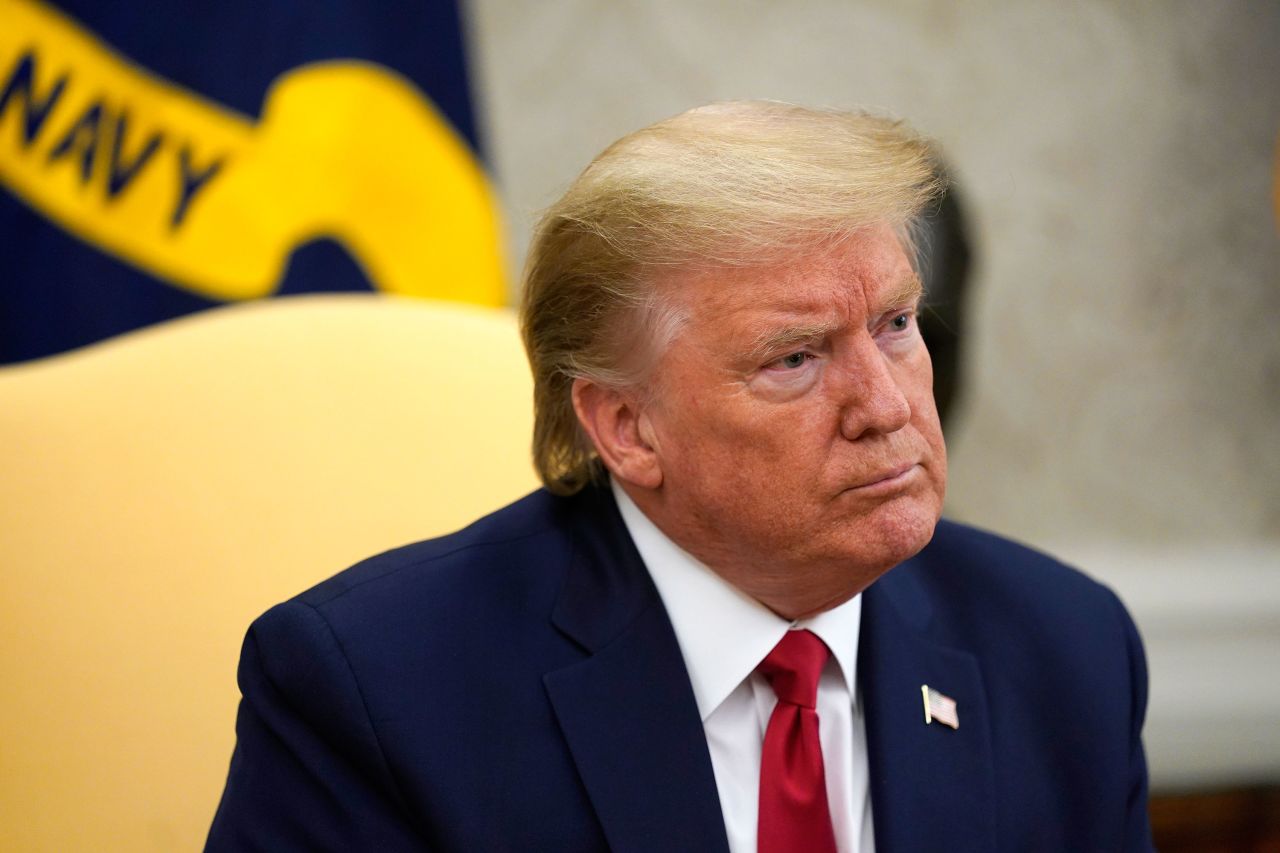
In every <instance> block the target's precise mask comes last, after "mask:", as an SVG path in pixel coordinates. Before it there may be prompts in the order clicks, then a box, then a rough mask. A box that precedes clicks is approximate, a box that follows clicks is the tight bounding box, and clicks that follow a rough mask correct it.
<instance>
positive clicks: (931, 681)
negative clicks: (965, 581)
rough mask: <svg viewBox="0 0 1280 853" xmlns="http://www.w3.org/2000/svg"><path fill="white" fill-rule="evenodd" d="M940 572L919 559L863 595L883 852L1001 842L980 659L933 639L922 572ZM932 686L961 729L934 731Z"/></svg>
mask: <svg viewBox="0 0 1280 853" xmlns="http://www.w3.org/2000/svg"><path fill="white" fill-rule="evenodd" d="M937 568H938V567H930V566H929V565H928V560H927V558H926V557H924V556H921V557H917V558H915V559H913V560H909V561H907V562H906V563H904V564H902V565H901V566H898V567H897V568H895V569H893V570H892V571H890V572H889V573H888V574H887V575H885V576H884V577H882V578H880V579H879V580H878V581H876V582H875V583H874V584H873V585H872V586H871V587H870V588H869V589H868V590H867V591H866V592H865V593H863V615H862V643H861V648H860V649H859V659H858V675H859V682H860V684H861V686H862V695H863V698H864V701H865V704H866V726H867V751H868V758H869V762H870V769H871V804H872V811H873V815H874V820H875V835H876V850H877V851H878V853H894V851H910V850H928V849H937V848H939V847H942V848H945V849H948V850H952V851H956V850H970V849H972V850H991V849H994V848H995V845H996V835H995V802H994V789H995V767H994V764H993V760H992V754H991V733H990V719H989V716H988V709H987V702H986V689H985V687H984V685H983V680H982V673H981V671H980V669H979V667H978V662H977V659H976V658H975V657H974V656H973V655H971V654H969V653H968V652H965V651H962V650H959V649H955V648H950V647H948V646H946V645H943V644H940V643H938V642H936V641H935V640H934V639H933V638H932V637H931V634H930V627H931V625H932V618H933V608H932V604H931V602H930V599H929V596H928V594H927V591H926V589H925V587H924V585H923V584H922V583H921V578H920V575H921V574H922V573H924V572H927V571H930V570H936V569H937ZM942 570H945V567H942ZM926 684H927V685H929V686H930V687H933V688H935V689H937V690H939V691H941V692H942V693H944V694H946V695H947V696H950V697H951V698H953V699H955V700H956V704H957V712H958V716H959V719H960V727H959V729H957V730H954V731H953V730H952V729H949V728H946V727H945V726H943V725H941V724H939V723H937V722H935V723H933V724H932V725H926V724H925V718H924V708H923V699H922V697H921V691H920V688H921V685H926Z"/></svg>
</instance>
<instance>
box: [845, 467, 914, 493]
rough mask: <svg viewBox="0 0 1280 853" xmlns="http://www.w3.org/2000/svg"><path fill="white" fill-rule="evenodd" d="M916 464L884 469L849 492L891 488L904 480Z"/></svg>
mask: <svg viewBox="0 0 1280 853" xmlns="http://www.w3.org/2000/svg"><path fill="white" fill-rule="evenodd" d="M919 464H920V463H918V462H906V463H903V464H902V465H899V466H897V467H895V468H889V469H886V470H884V471H882V472H880V473H879V474H875V475H873V476H872V477H869V478H868V479H866V480H864V481H863V482H861V483H858V484H857V485H855V486H852V487H851V490H857V489H870V488H872V487H875V486H893V485H896V484H897V483H899V482H901V481H903V480H905V479H906V478H907V477H908V476H909V475H910V473H911V472H912V471H913V470H914V469H915V468H916V467H917V466H918V465H919Z"/></svg>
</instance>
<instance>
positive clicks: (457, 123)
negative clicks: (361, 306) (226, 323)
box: [0, 0, 506, 363]
mask: <svg viewBox="0 0 1280 853" xmlns="http://www.w3.org/2000/svg"><path fill="white" fill-rule="evenodd" d="M0 20H2V21H4V22H5V23H4V26H3V27H0V363H3V362H13V361H20V360H24V359H30V358H36V357H40V356H45V355H50V354H53V353H56V352H60V351H63V350H66V349H70V348H73V347H77V346H81V345H84V344H88V343H92V342H94V341H97V340H101V339H103V338H107V337H110V336H112V335H115V334H118V333H120V332H124V331H128V330H130V329H134V328H137V327H140V326H143V325H147V324H150V323H155V322H159V321H163V320H166V319H168V318H172V317H176V316H179V315H183V314H187V313H190V312H192V311H196V310H199V309H202V308H206V307H210V306H214V305H219V304H224V303H228V302H237V301H243V300H247V299H257V298H262V297H269V296H276V295H281V294H289V293H297V292H303V291H344V290H364V291H369V290H374V291H379V292H386V293H397V294H407V295H421V296H431V297H438V298H446V299H458V300H465V301H474V302H479V303H484V304H499V303H501V302H503V301H504V297H505V291H506V287H505V278H504V270H503V267H502V258H501V252H500V244H501V239H500V227H499V223H498V215H497V208H496V203H495V201H494V197H493V192H492V189H491V186H490V183H489V180H488V178H487V176H486V175H485V172H484V170H483V168H482V167H481V165H480V156H479V144H478V139H477V133H476V122H475V116H474V113H473V110H472V105H471V96H470V90H469V83H468V76H467V68H466V61H465V59H466V56H465V51H464V45H463V38H462V23H461V20H460V14H459V9H458V7H457V5H456V2H455V0H423V2H418V3H400V2H391V0H382V2H370V0H326V2H315V0H193V2H186V3H169V4H165V3H146V2H143V0H125V2H116V3H101V2H98V0H59V2H58V4H57V5H56V6H55V5H52V4H50V3H45V2H39V0H0Z"/></svg>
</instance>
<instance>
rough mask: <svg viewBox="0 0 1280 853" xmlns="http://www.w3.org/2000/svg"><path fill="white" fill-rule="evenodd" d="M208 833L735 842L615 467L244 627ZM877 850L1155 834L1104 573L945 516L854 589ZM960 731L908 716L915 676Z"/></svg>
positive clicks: (297, 845)
mask: <svg viewBox="0 0 1280 853" xmlns="http://www.w3.org/2000/svg"><path fill="white" fill-rule="evenodd" d="M239 679H240V688H241V691H242V693H243V697H244V698H243V701H242V702H241V705H240V711H239V717H238V720H237V724H236V731H237V736H238V741H237V745H236V749H235V753H234V755H233V756H232V759H231V769H230V775H229V778H228V780H227V787H226V791H225V793H224V794H223V798H222V802H221V804H220V806H219V808H218V812H217V815H216V817H215V818H214V822H213V826H212V829H211V830H210V835H209V841H208V849H209V850H213V851H224V850H267V851H288V850H343V851H350V850H376V851H400V850H440V851H449V850H459V851H502V850H521V851H524V850H535V851H542V850H545V851H557V853H572V851H595V850H604V849H611V850H615V851H699V853H705V852H706V851H727V849H728V847H727V842H726V839H725V831H724V825H723V820H722V817H721V811H720V804H719V799H718V796H717V793H716V786H715V779H714V777H713V774H712V769H711V760H710V757H709V754H708V751H707V745H706V741H705V739H704V737H703V731H702V723H701V720H700V718H699V715H698V710H697V706H696V704H695V702H694V696H693V691H692V688H691V686H690V683H689V677H688V674H687V672H686V671H685V668H684V663H683V661H682V658H681V655H680V649H679V647H678V645H677V643H676V638H675V635H674V633H673V631H672V628H671V624H670V622H669V620H668V618H667V614H666V611H665V610H664V609H663V607H662V602H661V600H660V598H659V596H658V594H657V591H656V589H655V587H654V585H653V583H652V581H651V580H650V578H649V574H648V572H647V571H646V570H645V568H644V565H643V563H642V562H641V560H640V557H639V554H638V553H637V552H636V550H635V546H634V545H633V544H632V542H631V539H630V537H629V536H628V535H627V532H626V529H625V527H624V526H623V523H622V520H621V518H620V517H619V515H618V511H617V507H616V506H615V504H614V502H613V499H612V497H611V496H610V495H609V492H608V490H607V489H588V490H587V491H585V492H583V493H581V494H579V495H577V496H574V497H572V498H562V497H553V496H551V495H550V494H547V493H545V492H537V493H534V494H533V495H530V496H529V497H526V498H524V499H523V500H521V501H519V502H517V503H515V504H513V505H512V506H510V507H507V508H505V509H503V510H500V511H499V512H497V513H495V514H493V515H491V516H488V517H487V518H484V519H482V520H480V521H479V522H477V523H475V524H474V525H472V526H471V527H468V528H467V529H465V530H463V531H461V532H459V533H455V534H453V535H451V536H446V537H444V538H441V539H436V540H432V541H429V542H423V543H419V544H416V545H410V546H408V547H405V548H401V549H399V550H396V551H392V552H390V553H387V554H383V555H382V556H379V557H375V558H373V559H371V560H368V561H366V562H364V563H361V564H360V565H357V566H355V567H354V568H352V569H349V570H347V571H345V572H343V573H341V574H339V575H337V576H336V577H333V578H331V579H329V580H327V581H325V582H324V583H321V584H320V585H319V586H316V587H315V588H313V589H311V590H309V591H308V592H305V593H303V594H302V595H300V596H298V597H297V598H295V599H293V600H291V601H289V602H286V603H284V604H281V605H279V606H278V607H275V608H274V609H272V610H271V611H269V612H268V613H266V614H265V615H264V616H262V617H261V618H260V619H258V620H257V621H256V622H255V623H254V625H253V626H252V628H251V629H250V630H249V634H248V637H247V638H246V640H245V645H244V651H243V656H242V659H241V663H240V674H239ZM858 679H859V685H860V687H861V690H862V693H863V698H864V703H865V709H866V725H867V746H868V749H869V753H870V754H869V760H870V770H871V802H872V809H873V814H874V820H875V836H876V848H877V850H878V851H879V853H894V851H926V850H937V849H945V850H949V851H967V850H974V851H978V850H981V851H989V850H1007V851H1056V850H1062V851H1072V853H1078V851H1087V850H1106V851H1118V850H1146V849H1149V848H1150V840H1149V831H1148V827H1147V818H1146V765H1145V761H1144V758H1143V752H1142V745H1141V740H1140V737H1139V735H1140V729H1141V725H1142V719H1143V713H1144V709H1145V703H1146V669H1145V663H1144V659H1143V654H1142V649H1141V645H1140V643H1139V640H1138V636H1137V633H1136V631H1135V629H1134V626H1133V624H1132V622H1131V621H1130V619H1129V617H1128V615H1127V614H1126V612H1125V610H1124V608H1123V607H1122V606H1121V604H1120V602H1119V601H1118V600H1117V599H1116V597H1115V596H1114V595H1112V593H1111V592H1110V591H1108V590H1107V589H1106V588H1104V587H1102V586H1100V585H1098V584H1097V583H1094V582H1093V581H1091V580H1088V579H1087V578H1085V577H1084V576H1083V575H1080V574H1078V573H1077V572H1075V571H1072V570H1071V569H1068V568H1065V567H1064V566H1062V565H1060V564H1058V563H1057V562H1055V561H1053V560H1051V559H1050V558H1048V557H1045V556H1043V555H1041V554H1038V553H1035V552H1033V551H1030V550H1028V549H1026V548H1023V547H1021V546H1018V545H1014V544H1012V543H1010V542H1007V541H1005V540H1002V539H999V538H997V537H994V536H991V535H989V534H985V533H980V532H978V531H975V530H973V529H970V528H966V527H963V526H960V525H957V524H952V523H949V522H945V521H944V522H942V523H940V524H939V526H938V529H937V532H936V534H935V536H934V539H933V541H932V542H931V543H930V545H929V546H928V547H927V548H926V549H925V550H924V551H923V552H922V553H921V554H920V555H919V556H917V557H915V558H913V559H911V560H909V561H907V562H905V563H903V564H902V565H900V566H898V567H897V568H895V569H893V570H892V571H890V572H889V573H888V574H886V575H885V576H884V577H882V578H881V579H879V580H878V581H876V582H875V584H874V585H872V586H871V588H869V589H868V590H867V591H866V593H865V594H864V598H863V615H862V635H861V639H860V645H859V652H858ZM922 684H928V685H930V686H931V687H935V688H937V689H938V690H940V691H942V692H943V693H946V694H947V695H949V696H951V697H953V698H954V699H955V700H956V702H957V706H958V713H959V718H960V727H959V729H958V730H955V731H953V730H951V729H949V728H946V727H944V726H942V725H939V724H937V723H935V724H933V725H926V724H925V721H924V712H923V706H922V700H921V693H920V686H921V685H922Z"/></svg>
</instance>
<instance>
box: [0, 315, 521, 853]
mask: <svg viewBox="0 0 1280 853" xmlns="http://www.w3.org/2000/svg"><path fill="white" fill-rule="evenodd" d="M531 434H532V414H531V383H530V379H529V372H528V366H527V364H526V362H525V359H524V354H523V352H522V351H521V348H520V344H519V339H518V334H517V332H516V326H515V321H514V318H513V317H512V316H511V314H510V313H509V312H505V311H501V310H496V309H481V308H470V307H467V306H461V305H455V304H444V303H432V302H425V301H418V300H399V299H394V298H387V297H379V296H374V295H347V296H308V297H292V298H285V299H277V300H270V301H265V302H258V303H251V304H247V305H242V306H237V307H233V308H225V309H217V310H214V311H209V312H205V313H202V314H199V315H195V316H193V317H190V318H187V319H184V320H180V321H176V322H173V323H169V324H166V325H164V326H161V327H155V328H152V329H149V330H144V331H141V332H137V333H133V334H131V335H128V336H125V337H123V338H119V339H116V340H114V341H111V342H108V343H105V344H101V345H98V346H95V347H91V348H89V349H87V350H81V351H78V352H75V353H71V354H68V355H65V356H59V357H55V358H52V359H46V360H43V361H40V362H36V363H32V364H28V365H20V366H15V367H9V368H4V369H3V370H0V564H2V567H3V569H2V572H0V578H3V592H0V637H2V638H3V640H2V642H0V679H2V680H3V688H2V690H3V692H2V693H0V850H23V851H29V850H39V851H43V850H48V851H55V850H56V851H75V850H86V851H88V850H93V851H130V853H137V851H150V850H155V851H166V853H168V851H174V850H190V849H199V847H200V845H201V844H202V843H203V839H204V835H205V833H206V831H207V829H208V825H209V822H210V820H211V819H212V816H213V811H214V808H215V807H216V805H217V801H218V797H219V794H220V792H221V788H222V783H223V779H224V776H225V774H226V770H227V762H228V759H229V757H230V754H231V749H232V745H233V742H234V731H233V723H234V716H235V708H236V703H237V700H238V694H237V691H236V688H235V666H236V660H237V657H238V653H239V647H240V642H241V639H242V637H243V635H244V631H245V629H246V628H247V626H248V624H249V622H250V621H251V620H252V619H253V617H255V616H256V615H257V614H258V613H260V612H261V611H263V610H265V609H266V608H267V607H269V606H270V605H272V604H273V603H275V602H277V601H279V600H282V599H284V598H287V597H289V596H290V595H292V594H294V593H296V592H299V591H301V590H302V589H303V588H305V587H307V586H310V585H311V584H313V583H315V582H317V581H319V580H321V579H322V578H324V577H326V576H328V575H329V574H332V573H333V572H335V571H338V570H340V569H342V568H344V567H345V566H346V565H348V564H350V563H352V562H354V561H356V560H358V559H360V558H362V557H365V556H368V555H370V554H372V553H374V552H377V551H380V550H385V549H386V548H388V547H393V546H396V545H399V544H403V543H405V542H408V541H412V540H415V539H421V538H424V537H428V536H431V535H435V534H439V533H443V532H446V531H448V530H451V529H455V528H457V527H460V526H462V525H463V524H465V523H467V522H468V521H470V520H472V519H474V518H476V517H478V516H479V515H481V514H483V513H484V512H486V511H488V510H491V509H495V508H497V507H499V506H501V505H502V504H504V503H506V502H508V501H510V500H512V499H514V498H516V497H518V496H519V495H521V494H523V493H525V492H527V491H529V490H531V489H532V488H534V487H535V486H536V478H535V476H534V474H533V470H532V466H531V464H530V461H529V437H530V435H531Z"/></svg>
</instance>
